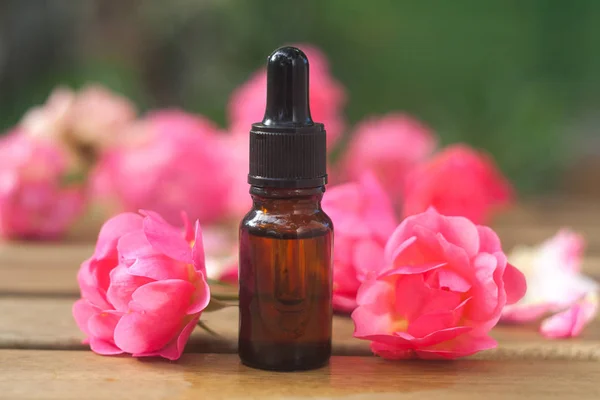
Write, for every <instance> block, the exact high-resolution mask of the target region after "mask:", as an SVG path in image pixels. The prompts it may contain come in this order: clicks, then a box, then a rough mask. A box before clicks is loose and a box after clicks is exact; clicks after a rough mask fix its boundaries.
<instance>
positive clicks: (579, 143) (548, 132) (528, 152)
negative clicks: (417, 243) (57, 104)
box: [0, 0, 600, 193]
mask: <svg viewBox="0 0 600 400" xmlns="http://www.w3.org/2000/svg"><path fill="white" fill-rule="evenodd" d="M599 22H600V1H596V0H572V1H563V0H527V1H518V0H487V1H481V0H454V1H450V0H418V1H417V0H414V1H392V0H378V1H364V0H303V1H297V0H296V1H283V0H273V1H268V0H254V1H233V0H208V1H191V0H188V1H184V0H171V1H160V0H145V1H144V0H137V1H136V0H95V1H94V0H86V1H83V0H82V1H70V0H55V1H52V2H50V1H37V0H2V1H1V2H0V128H1V129H2V130H5V129H7V128H9V127H10V126H11V125H13V124H14V123H16V122H17V121H18V119H19V118H20V116H21V115H22V114H23V113H24V112H25V111H26V110H27V109H28V108H29V107H31V106H32V105H34V104H39V103H42V102H43V101H44V100H45V98H46V97H47V95H48V94H49V92H50V90H51V89H52V87H54V86H55V85H57V84H59V83H62V84H67V85H71V86H73V87H78V86H81V85H82V84H83V83H85V82H87V81H94V82H100V83H104V84H106V85H107V86H109V87H111V88H112V89H114V90H116V91H119V92H121V93H123V94H125V95H127V96H129V97H130V98H132V99H133V100H134V101H135V102H136V103H137V104H138V105H139V106H140V108H141V109H142V110H145V109H149V108H158V107H166V106H177V107H182V108H184V109H186V110H189V111H194V112H198V113H202V114H204V115H207V116H209V117H210V118H212V119H214V120H215V121H217V122H218V123H219V124H221V125H222V126H224V127H225V126H226V118H225V114H226V104H227V101H228V98H229V95H230V93H231V92H232V91H233V90H234V89H235V88H236V87H237V86H238V85H240V84H241V83H242V82H244V81H245V80H246V79H247V78H248V76H249V75H250V74H251V73H252V72H253V71H254V70H256V69H257V68H259V67H261V66H262V65H263V63H264V61H265V59H266V56H267V55H268V54H269V53H270V52H271V51H272V50H273V49H274V48H276V47H278V46H280V45H282V44H285V43H312V44H315V45H317V46H319V47H320V48H321V49H322V50H323V51H324V52H325V53H326V54H327V56H328V57H329V59H330V62H331V69H332V71H333V74H334V76H336V77H337V78H338V79H339V80H340V81H341V82H342V83H343V84H344V85H345V86H346V88H347V91H348V95H349V102H348V105H347V116H348V120H349V122H350V123H355V122H356V121H358V120H360V119H362V118H363V117H365V116H368V115H371V114H381V113H386V112H389V111H395V110H402V111H406V112H408V113H411V114H413V115H415V116H416V117H417V118H419V119H421V120H423V121H424V122H425V123H427V124H429V125H430V126H431V127H432V128H433V129H434V130H435V131H436V132H437V133H438V134H439V135H440V136H441V138H442V142H443V144H446V143H452V142H456V141H466V142H468V143H470V144H472V145H474V146H477V147H481V148H484V149H486V150H488V151H489V152H491V153H492V154H493V155H494V156H495V157H496V160H497V161H498V163H499V165H500V167H501V168H502V169H503V171H504V172H505V173H506V174H507V175H508V176H509V177H510V178H511V179H512V180H514V181H515V182H516V184H517V186H518V187H519V189H521V191H522V192H525V193H531V192H539V191H545V190H549V189H552V188H555V187H556V186H557V182H558V181H559V177H560V176H561V175H560V174H561V171H564V170H565V168H566V167H567V166H568V165H570V164H572V163H573V162H574V160H576V159H577V158H580V157H583V156H593V157H595V156H597V155H598V154H600V144H599V143H598V137H599V135H598V129H597V126H598V122H599V121H598V112H597V111H598V109H599V107H598V105H599V104H600V75H599V73H598V72H599V71H600V51H598V49H599V48H600V23H599Z"/></svg>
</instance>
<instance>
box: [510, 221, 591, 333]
mask: <svg viewBox="0 0 600 400" xmlns="http://www.w3.org/2000/svg"><path fill="white" fill-rule="evenodd" d="M583 248H584V239H583V238H582V237H581V236H579V235H577V234H575V233H574V232H571V231H569V230H566V229H564V230H561V231H560V232H558V233H557V234H556V235H555V236H554V237H552V238H551V239H548V240H547V241H546V242H544V243H542V244H541V245H539V246H537V247H534V248H529V247H519V248H516V249H515V250H513V252H512V253H511V254H510V255H509V259H510V261H511V263H513V264H514V265H515V266H516V267H517V268H519V270H521V272H522V273H523V274H525V277H526V278H527V282H528V290H527V294H526V295H525V297H523V299H521V301H519V302H518V303H516V304H513V305H511V306H507V307H505V309H504V311H503V313H502V320H503V321H507V322H517V323H523V322H531V321H536V320H539V319H540V318H542V317H543V316H546V315H551V314H554V315H552V316H550V317H548V318H547V319H546V320H544V321H543V322H542V325H541V328H540V331H541V333H542V334H543V335H544V336H546V337H550V338H558V337H572V336H577V335H579V334H580V333H581V331H582V330H583V328H584V327H585V326H586V325H587V324H588V323H589V322H591V321H592V320H593V319H594V317H595V316H596V314H597V312H598V296H597V292H598V285H597V284H596V283H595V282H594V281H593V280H592V279H590V278H588V277H586V276H584V275H582V274H581V262H582V253H583Z"/></svg>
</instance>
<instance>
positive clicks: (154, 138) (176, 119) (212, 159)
mask: <svg viewBox="0 0 600 400" xmlns="http://www.w3.org/2000/svg"><path fill="white" fill-rule="evenodd" d="M124 135H125V136H126V137H125V139H124V144H123V145H122V146H120V147H117V148H114V149H112V150H110V151H107V152H106V153H105V154H104V155H103V157H102V159H101V160H100V162H99V164H98V166H97V167H96V169H95V171H94V172H93V174H92V187H93V191H94V193H95V195H96V196H97V197H98V198H99V199H101V200H104V201H106V202H108V203H109V204H112V205H113V206H114V208H116V209H117V210H118V211H135V210H138V209H141V208H144V209H152V210H155V211H157V212H159V213H160V214H161V215H162V216H163V217H164V218H165V219H166V220H167V221H168V222H170V223H175V222H176V221H177V220H178V218H179V214H180V211H181V210H184V211H185V212H186V213H187V214H188V215H189V216H190V218H191V219H199V220H200V222H201V223H210V222H214V221H217V220H219V219H221V218H222V217H223V216H224V215H225V213H226V212H227V210H228V204H227V199H228V195H229V190H230V185H231V182H230V176H229V174H228V171H227V168H228V167H227V158H226V153H225V152H226V149H225V146H224V143H223V141H222V140H221V137H220V134H219V131H218V128H217V127H216V126H215V125H214V124H213V123H212V122H210V121H208V120H207V119H205V118H203V117H200V116H195V115H191V114H186V113H184V112H181V111H175V110H165V111H158V112H154V113H151V114H149V115H148V116H146V117H145V118H144V119H142V120H140V121H139V122H137V123H135V124H133V125H132V126H131V127H130V128H129V129H128V130H127V132H126V133H124Z"/></svg>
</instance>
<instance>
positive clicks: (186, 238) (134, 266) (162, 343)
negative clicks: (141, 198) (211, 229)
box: [73, 211, 210, 360]
mask: <svg viewBox="0 0 600 400" xmlns="http://www.w3.org/2000/svg"><path fill="white" fill-rule="evenodd" d="M142 214H143V215H144V217H142V216H141V215H138V214H133V213H124V214H120V215H117V216H115V217H113V218H111V219H110V220H108V221H107V222H106V223H105V224H104V226H103V227H102V230H101V231H100V234H99V236H98V242H97V244H96V251H95V252H94V255H93V256H92V257H91V258H89V259H88V260H86V261H85V262H84V263H83V264H81V268H80V270H79V274H78V275H77V280H78V281H79V286H80V289H81V297H82V298H81V299H80V300H78V301H77V302H76V303H75V304H74V305H73V316H74V317H75V321H76V322H77V325H78V326H79V328H80V329H81V330H82V331H83V332H84V333H85V334H86V335H87V339H86V341H87V342H89V344H90V347H91V349H92V350H93V351H94V352H96V353H98V354H103V355H110V354H121V353H130V354H132V355H133V356H134V357H144V356H161V357H164V358H168V359H170V360H176V359H178V358H179V357H181V353H182V352H183V349H184V347H185V344H186V342H187V340H188V338H189V336H190V334H191V332H192V330H193V329H194V327H195V326H196V324H197V323H198V320H199V318H200V315H201V313H202V310H204V308H206V306H207V305H208V302H209V300H210V289H209V287H208V284H207V283H206V279H205V267H204V250H203V245H202V234H201V232H200V225H199V223H198V222H196V227H195V231H194V230H192V228H191V226H190V224H189V221H188V220H187V218H184V222H185V224H186V229H185V232H184V231H180V230H179V229H177V228H175V227H173V226H171V225H169V224H168V223H167V222H166V221H165V220H163V219H162V218H161V217H160V216H159V215H158V214H156V213H154V212H150V211H145V212H142Z"/></svg>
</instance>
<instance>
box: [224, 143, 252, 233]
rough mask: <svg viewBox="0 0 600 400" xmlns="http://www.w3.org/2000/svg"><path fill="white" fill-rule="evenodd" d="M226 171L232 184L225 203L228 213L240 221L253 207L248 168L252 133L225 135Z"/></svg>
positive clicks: (236, 221)
mask: <svg viewBox="0 0 600 400" xmlns="http://www.w3.org/2000/svg"><path fill="white" fill-rule="evenodd" d="M222 140H223V146H224V148H225V151H224V161H223V168H224V172H225V173H226V174H227V175H228V177H229V178H228V182H229V184H230V188H229V194H228V197H227V199H225V203H226V204H227V209H228V211H227V214H228V216H229V217H230V218H231V220H233V221H235V223H236V227H237V224H238V223H239V221H240V220H241V219H242V217H243V216H244V215H246V213H247V212H248V211H250V208H251V207H252V198H251V197H250V185H249V184H248V168H249V165H250V135H249V134H248V132H246V134H245V135H241V134H240V135H225V136H224V137H223V139H222Z"/></svg>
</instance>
